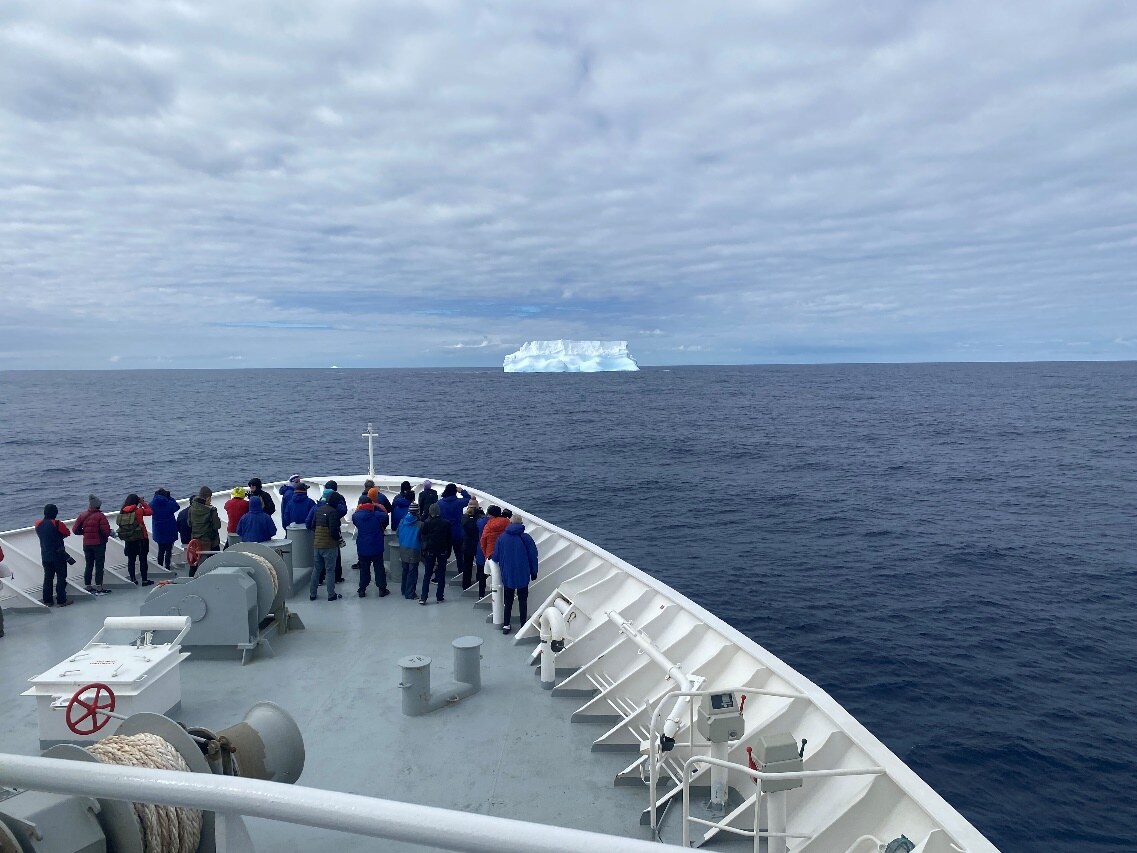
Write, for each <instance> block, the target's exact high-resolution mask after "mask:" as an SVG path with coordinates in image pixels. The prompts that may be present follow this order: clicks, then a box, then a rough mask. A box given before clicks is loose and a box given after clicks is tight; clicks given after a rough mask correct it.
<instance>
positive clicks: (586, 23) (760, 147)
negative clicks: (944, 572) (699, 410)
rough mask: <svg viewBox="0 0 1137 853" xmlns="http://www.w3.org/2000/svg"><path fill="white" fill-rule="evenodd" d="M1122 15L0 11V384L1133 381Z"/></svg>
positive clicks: (81, 7) (1075, 0) (911, 10)
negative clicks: (306, 377) (680, 371)
mask: <svg viewBox="0 0 1137 853" xmlns="http://www.w3.org/2000/svg"><path fill="white" fill-rule="evenodd" d="M1134 45H1137V5H1135V4H1133V3H1131V2H1127V1H1126V0H1120V2H1097V0H1069V2H1046V0H1030V2H1017V0H1008V2H1000V3H991V2H989V0H984V2H971V0H950V2H937V0H928V2H920V1H919V0H876V2H872V3H851V2H848V0H839V2H805V0H801V2H788V0H748V2H699V3H695V2H682V3H675V2H665V0H660V2H628V3H613V2H610V0H607V2H591V0H574V2H571V3H570V2H559V3H558V2H541V3H534V2H532V0H518V2H509V0H503V2H493V0H490V2H483V3H458V2H432V1H431V0H427V1H426V2H419V0H415V2H382V1H381V0H358V2H355V0H321V2H319V3H316V2H295V1H294V2H268V1H267V0H260V2H247V3H237V4H234V3H232V2H224V3H222V2H215V0H170V2H154V1H153V0H147V2H143V0H114V2H107V0H52V2H50V3H44V2H42V0H4V2H3V3H2V4H0V369H25V368H59V369H88V368H97V369H122V368H163V367H200V368H218V367H324V366H330V365H338V366H341V367H352V366H357V367H406V366H411V367H413V366H442V367H447V366H479V365H484V366H500V364H501V360H502V358H503V357H504V356H505V355H506V354H507V353H509V352H511V351H512V350H514V349H516V348H517V347H519V346H520V345H521V344H522V343H524V342H525V341H528V340H537V339H560V338H566V339H601V340H627V341H628V345H629V349H630V351H631V353H632V355H633V356H635V357H636V358H637V359H638V360H639V361H640V363H641V364H644V365H665V364H726V363H811V362H877V361H881V362H894V361H896V362H899V361H1016V360H1068V359H1075V360H1077V359H1133V358H1137V272H1135V271H1137V51H1135V49H1134Z"/></svg>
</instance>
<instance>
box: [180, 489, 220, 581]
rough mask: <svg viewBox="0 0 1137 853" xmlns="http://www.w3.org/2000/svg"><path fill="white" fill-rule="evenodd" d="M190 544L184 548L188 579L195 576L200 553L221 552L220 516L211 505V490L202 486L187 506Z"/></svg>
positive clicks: (199, 561)
mask: <svg viewBox="0 0 1137 853" xmlns="http://www.w3.org/2000/svg"><path fill="white" fill-rule="evenodd" d="M188 519H189V525H190V542H189V545H187V546H186V563H187V565H189V567H190V571H189V573H190V577H191V578H192V577H193V576H194V575H196V574H197V567H198V565H199V564H200V563H201V559H200V553H201V552H202V551H220V550H221V516H220V515H218V514H217V507H215V506H214V505H213V489H211V488H209V486H202V487H201V488H200V489H199V490H198V493H197V495H196V496H195V497H194V499H193V500H191V501H190V506H189V516H188Z"/></svg>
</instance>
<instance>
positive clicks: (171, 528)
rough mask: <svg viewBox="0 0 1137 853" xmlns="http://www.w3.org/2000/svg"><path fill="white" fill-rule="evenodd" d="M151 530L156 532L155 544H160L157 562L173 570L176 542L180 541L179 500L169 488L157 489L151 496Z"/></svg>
mask: <svg viewBox="0 0 1137 853" xmlns="http://www.w3.org/2000/svg"><path fill="white" fill-rule="evenodd" d="M150 512H151V513H153V514H152V515H151V517H150V526H151V528H152V530H151V532H152V533H153V534H154V544H155V545H157V546H158V556H157V557H156V558H155V562H156V563H157V564H158V565H159V566H161V567H163V568H164V569H166V570H167V571H173V569H172V568H171V567H170V561H171V560H172V559H173V556H174V543H175V542H177V541H178V520H177V515H178V502H177V501H176V500H174V498H173V496H172V495H170V490H169V489H157V490H155V492H154V497H152V498H150Z"/></svg>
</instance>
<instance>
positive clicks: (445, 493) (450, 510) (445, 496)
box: [438, 483, 473, 589]
mask: <svg viewBox="0 0 1137 853" xmlns="http://www.w3.org/2000/svg"><path fill="white" fill-rule="evenodd" d="M469 503H470V493H469V492H467V491H466V490H465V489H462V494H461V496H459V495H458V484H457V483H447V484H446V488H444V489H443V490H442V497H441V498H439V499H438V511H439V514H441V516H442V517H443V518H445V519H446V520H447V521H448V522H450V548H451V550H452V551H453V552H454V562H455V564H456V565H458V566H461V565H462V554H463V552H464V549H463V547H462V538H463V535H464V534H463V533H462V513H463V512H465V511H466V506H467V505H468V504H469ZM447 557H448V558H449V555H447ZM445 562H446V561H445V560H443V563H444V564H445ZM472 567H473V556H472V555H471V558H470V569H471V570H472ZM463 580H464V581H465V583H464V584H463V586H462V588H463V589H465V588H466V587H468V586H469V585H470V582H471V578H470V577H469V573H464V574H463Z"/></svg>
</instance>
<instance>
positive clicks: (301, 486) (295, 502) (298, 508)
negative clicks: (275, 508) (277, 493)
mask: <svg viewBox="0 0 1137 853" xmlns="http://www.w3.org/2000/svg"><path fill="white" fill-rule="evenodd" d="M315 505H316V502H315V501H314V500H312V499H311V498H310V497H308V484H307V483H297V484H296V488H295V489H293V491H292V494H290V495H289V496H288V500H286V501H285V502H284V508H283V509H282V510H281V511H280V521H281V524H282V525H283V526H284V527H285V528H288V526H289V525H292V524H303V523H304V522H305V521H307V520H308V513H310V512H311V511H312V507H314V506H315Z"/></svg>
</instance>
